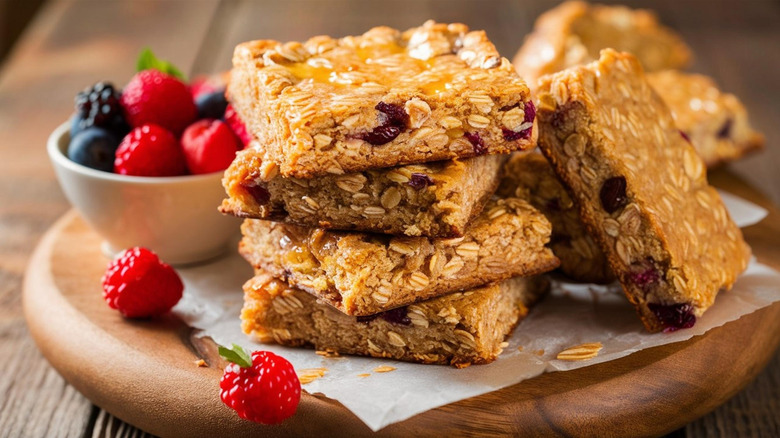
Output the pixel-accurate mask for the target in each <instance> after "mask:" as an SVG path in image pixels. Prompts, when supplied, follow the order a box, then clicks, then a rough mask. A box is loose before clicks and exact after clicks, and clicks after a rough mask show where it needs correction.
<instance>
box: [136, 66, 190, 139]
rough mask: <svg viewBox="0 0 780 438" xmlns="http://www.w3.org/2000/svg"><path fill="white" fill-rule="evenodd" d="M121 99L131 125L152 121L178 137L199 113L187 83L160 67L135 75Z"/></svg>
mask: <svg viewBox="0 0 780 438" xmlns="http://www.w3.org/2000/svg"><path fill="white" fill-rule="evenodd" d="M121 102H122V106H123V107H124V109H125V117H126V118H127V121H128V123H130V126H132V127H134V128H136V127H139V126H141V125H145V124H147V123H152V124H155V125H160V126H162V127H163V128H165V129H168V130H169V131H171V132H173V133H174V134H175V135H176V136H178V135H179V134H181V133H182V131H184V128H186V127H187V126H188V125H189V124H190V123H192V122H194V121H195V119H196V118H197V115H198V110H197V108H196V107H195V102H194V101H193V100H192V95H191V94H190V91H189V89H188V88H187V86H186V85H184V83H183V82H181V81H180V80H178V79H176V78H175V77H173V76H169V75H167V74H165V73H161V72H159V71H157V70H144V71H142V72H139V73H137V74H136V75H135V76H133V78H132V79H130V83H128V84H127V86H126V87H125V90H124V92H123V93H122V98H121Z"/></svg>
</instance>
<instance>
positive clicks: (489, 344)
mask: <svg viewBox="0 0 780 438" xmlns="http://www.w3.org/2000/svg"><path fill="white" fill-rule="evenodd" d="M233 65H234V67H233V70H232V73H231V82H230V85H229V88H228V97H229V100H230V101H231V104H232V105H233V106H234V107H235V109H236V111H237V113H238V114H239V116H240V117H241V118H242V119H243V120H244V122H245V123H246V125H247V129H248V132H249V133H250V134H251V135H252V137H253V139H254V140H253V143H252V144H251V146H250V147H249V148H247V149H246V150H244V151H242V152H240V153H239V155H238V157H237V158H236V160H235V161H234V162H233V164H232V165H231V167H230V168H229V169H228V170H227V172H226V174H225V178H224V181H223V183H224V185H225V188H226V190H227V193H228V196H229V197H228V199H226V200H225V201H224V203H223V205H222V207H221V210H222V211H223V212H225V213H229V214H233V215H236V216H240V217H245V218H247V219H246V220H245V222H244V224H243V226H242V232H243V239H242V241H241V244H240V252H241V254H242V255H243V256H244V257H245V258H246V259H247V261H249V262H250V263H251V264H252V266H253V267H254V268H255V277H254V278H253V279H251V280H250V281H248V282H247V283H246V285H245V306H244V310H243V312H242V321H243V328H244V330H245V331H246V332H247V333H249V334H251V335H253V336H254V337H256V338H257V339H259V340H260V341H263V342H277V343H280V344H284V345H294V346H312V347H314V348H316V349H318V350H322V351H330V352H337V353H348V354H359V355H369V356H374V357H387V358H395V359H401V360H409V361H416V362H423V363H439V364H452V365H455V366H466V365H469V364H472V363H487V362H491V361H493V360H494V359H495V358H496V357H497V355H498V354H499V353H500V352H501V350H502V348H503V346H505V344H504V339H505V338H506V336H507V335H508V334H509V333H510V332H511V330H512V329H513V327H514V326H515V325H516V324H517V322H518V321H519V320H520V319H521V318H522V317H523V316H524V315H525V314H526V313H527V311H528V307H529V306H530V305H531V304H532V303H533V302H534V301H536V299H537V298H538V297H539V296H540V295H541V294H542V293H544V292H545V290H546V288H547V282H546V280H545V279H544V278H541V277H538V276H536V275H537V274H540V273H542V272H546V271H550V270H552V269H555V268H556V267H557V266H558V264H559V261H558V259H557V258H556V257H555V256H554V255H553V253H552V251H551V250H550V249H549V248H547V247H546V245H547V244H548V243H549V240H550V235H551V224H550V222H549V221H548V220H547V219H546V218H545V216H544V215H543V214H542V213H540V212H539V211H538V210H536V209H535V208H534V207H533V206H532V205H531V204H530V203H529V202H528V201H527V199H528V198H527V197H523V196H519V195H518V193H524V192H523V191H522V190H519V188H518V183H517V182H516V181H514V180H512V179H509V178H505V179H504V181H503V182H502V181H501V179H502V166H503V165H504V164H505V163H506V162H507V160H508V159H509V155H510V153H512V152H515V151H522V150H529V149H532V148H533V147H534V146H535V138H534V137H535V133H534V118H535V107H534V104H533V102H532V101H531V98H530V93H529V90H528V87H527V86H526V84H525V82H524V81H523V80H522V79H520V77H519V76H518V75H517V73H516V72H515V70H514V68H513V66H512V65H511V63H510V62H509V61H508V60H506V59H504V58H502V57H501V56H500V55H499V54H498V53H497V51H496V49H495V47H494V46H493V44H492V43H491V42H490V41H489V40H488V39H487V37H486V36H485V33H484V32H475V31H471V32H470V31H469V29H468V28H467V27H466V26H465V25H462V24H449V25H447V24H439V23H434V22H430V21H429V22H426V23H425V24H424V25H423V26H421V27H418V28H413V29H410V30H408V31H405V32H399V31H397V30H394V29H390V28H387V27H378V28H374V29H371V30H369V31H368V32H366V33H365V34H363V35H361V36H356V37H346V38H341V39H332V38H329V37H324V36H321V37H315V38H312V39H310V40H308V41H306V42H304V43H297V42H292V43H286V44H282V43H279V42H276V41H268V40H263V41H252V42H247V43H243V44H241V45H239V46H238V47H237V48H236V50H235V53H234V58H233ZM522 154H523V155H534V156H536V157H540V158H541V156H540V155H538V154H529V153H527V152H523V153H522ZM499 184H501V185H502V187H503V190H502V191H500V192H499V193H496V189H497V187H498V186H499Z"/></svg>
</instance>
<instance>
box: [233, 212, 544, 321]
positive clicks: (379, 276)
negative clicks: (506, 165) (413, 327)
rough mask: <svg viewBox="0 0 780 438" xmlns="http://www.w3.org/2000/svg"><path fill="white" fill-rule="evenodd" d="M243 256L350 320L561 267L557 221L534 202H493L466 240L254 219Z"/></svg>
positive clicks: (250, 221) (248, 223) (247, 227)
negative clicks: (555, 242)
mask: <svg viewBox="0 0 780 438" xmlns="http://www.w3.org/2000/svg"><path fill="white" fill-rule="evenodd" d="M241 230H242V232H243V234H244V237H243V239H242V241H241V244H240V245H239V251H240V252H241V254H242V255H243V256H244V258H246V259H247V260H248V261H249V262H250V263H251V264H252V266H254V267H255V268H259V269H263V270H264V271H266V272H268V273H270V274H271V275H273V276H275V277H277V278H281V279H284V280H286V281H288V282H289V283H290V284H291V285H293V286H296V287H298V288H300V289H303V290H305V291H307V292H310V293H312V294H315V295H316V296H317V297H318V298H320V299H321V300H323V301H325V302H327V303H329V304H331V305H332V306H334V307H336V308H338V309H339V310H341V311H342V312H344V313H346V314H349V315H372V314H375V313H379V312H383V311H385V310H390V309H393V308H396V307H400V306H405V305H408V304H412V303H414V302H417V301H422V300H426V299H430V298H433V297H436V296H441V295H445V294H447V293H451V292H455V291H458V290H466V289H469V288H474V287H477V286H480V285H483V284H486V283H489V282H493V281H500V280H505V279H507V278H510V277H515V276H530V275H536V274H539V273H542V272H547V271H550V270H552V269H555V268H557V267H558V259H557V258H556V257H555V256H554V255H553V253H552V251H550V249H549V248H547V247H545V245H546V244H547V243H548V242H549V240H550V223H549V222H548V221H547V219H545V217H544V215H542V214H541V213H539V212H538V211H537V210H536V209H534V208H533V207H532V206H531V205H530V204H528V203H527V202H525V201H523V200H520V199H515V198H507V199H500V200H499V199H493V200H491V201H490V202H489V203H488V205H487V206H486V207H485V211H484V212H483V213H482V214H481V215H480V216H478V217H477V218H476V219H475V220H474V222H473V223H472V224H471V225H470V226H469V227H468V228H467V229H466V233H465V234H464V236H463V237H457V238H449V239H444V238H427V237H402V236H401V237H399V236H387V235H381V234H367V233H354V232H336V231H325V230H322V229H320V228H305V227H299V226H295V225H287V224H281V223H275V222H267V221H262V220H258V219H247V220H245V221H244V224H243V225H242V228H241Z"/></svg>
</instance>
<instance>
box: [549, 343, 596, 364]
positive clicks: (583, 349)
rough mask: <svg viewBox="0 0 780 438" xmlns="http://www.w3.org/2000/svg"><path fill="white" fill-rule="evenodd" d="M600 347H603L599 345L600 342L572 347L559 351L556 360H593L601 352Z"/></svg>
mask: <svg viewBox="0 0 780 438" xmlns="http://www.w3.org/2000/svg"><path fill="white" fill-rule="evenodd" d="M602 347H603V346H602V345H601V342H592V343H588V344H581V345H576V346H574V347H569V348H567V349H565V350H563V351H561V352H560V353H558V356H556V359H558V360H588V359H593V358H594V357H596V356H598V355H599V351H601V348H602Z"/></svg>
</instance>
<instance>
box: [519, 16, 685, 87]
mask: <svg viewBox="0 0 780 438" xmlns="http://www.w3.org/2000/svg"><path fill="white" fill-rule="evenodd" d="M606 48H613V49H616V50H620V51H624V52H629V53H633V54H634V55H635V56H636V57H637V58H639V61H640V62H641V63H642V65H643V66H644V68H645V70H647V71H656V70H664V69H675V68H681V67H684V66H685V65H687V64H688V63H689V61H690V59H691V51H690V49H689V48H688V46H687V45H686V44H685V43H684V42H683V40H682V39H681V38H680V36H679V35H678V34H677V33H676V32H675V31H673V30H672V29H669V28H667V27H665V26H663V25H661V24H660V23H659V22H658V18H657V17H656V15H655V13H653V12H652V11H649V10H643V9H631V8H628V7H626V6H606V5H591V4H588V3H585V2H581V1H569V2H565V3H563V4H561V5H559V6H557V7H556V8H553V9H551V10H549V11H547V12H545V13H544V14H542V15H541V16H539V18H537V20H536V23H535V25H534V31H533V32H532V33H531V34H530V35H528V36H527V37H526V40H525V42H524V43H523V46H522V47H521V48H520V50H519V51H518V52H517V55H515V58H514V60H513V63H514V65H515V67H516V68H517V72H518V73H520V76H522V77H523V79H525V80H526V81H528V85H529V87H531V89H534V90H535V89H536V86H537V80H538V79H539V77H541V76H542V75H545V74H549V73H555V72H558V71H561V70H564V69H566V68H569V67H572V66H575V65H579V64H584V63H587V62H591V61H594V60H596V59H598V57H599V51H600V50H601V49H606Z"/></svg>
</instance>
